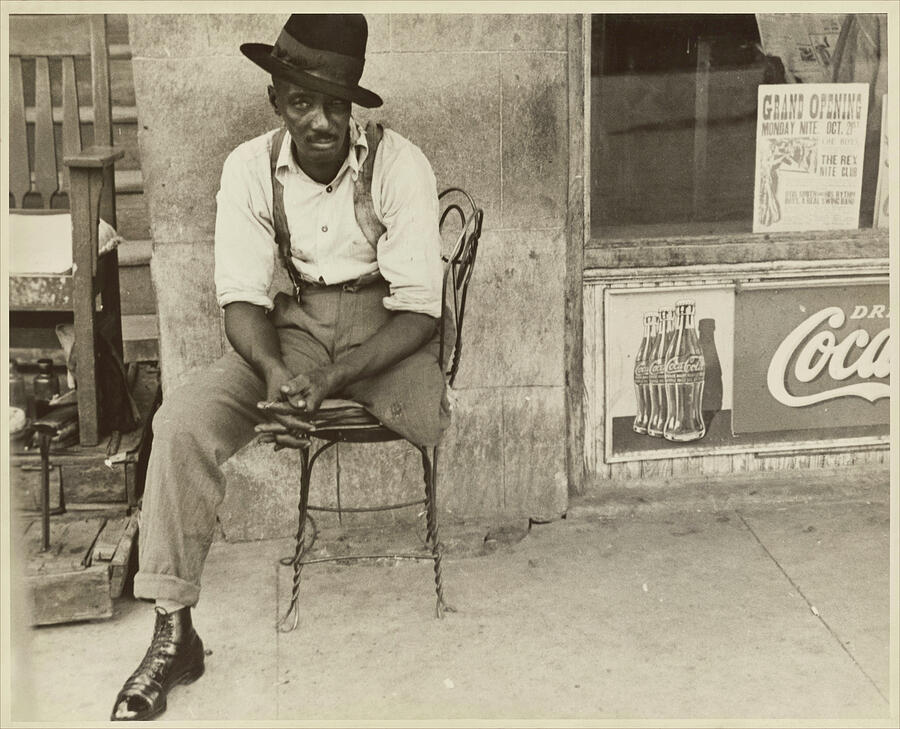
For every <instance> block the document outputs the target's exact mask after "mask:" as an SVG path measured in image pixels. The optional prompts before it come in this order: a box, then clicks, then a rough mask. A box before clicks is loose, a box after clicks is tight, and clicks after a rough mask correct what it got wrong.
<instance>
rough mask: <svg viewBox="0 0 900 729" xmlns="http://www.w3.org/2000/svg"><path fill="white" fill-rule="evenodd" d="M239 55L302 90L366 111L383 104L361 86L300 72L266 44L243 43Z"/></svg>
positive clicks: (374, 94) (372, 93)
mask: <svg viewBox="0 0 900 729" xmlns="http://www.w3.org/2000/svg"><path fill="white" fill-rule="evenodd" d="M241 53H243V54H244V55H245V56H246V57H247V58H249V59H250V60H251V61H253V63H255V64H256V65H257V66H259V67H260V68H262V69H264V70H266V71H268V72H269V73H270V74H272V75H273V76H279V77H281V78H286V79H288V80H289V81H293V82H295V83H297V84H299V85H300V86H303V87H304V88H308V89H312V90H313V91H320V92H322V93H323V94H328V95H329V96H334V97H336V98H338V99H344V100H346V101H351V102H353V103H354V104H359V105H360V106H365V107H366V108H368V109H374V108H375V107H378V106H381V105H382V104H383V103H384V102H383V101H382V100H381V97H380V96H379V95H378V94H376V93H375V92H374V91H369V90H368V89H364V88H363V87H362V86H344V85H342V84H338V83H335V82H333V81H328V80H326V79H323V78H320V77H318V76H313V75H312V74H310V73H306V72H305V71H301V70H300V69H298V68H296V67H295V66H292V65H290V64H289V63H285V62H284V61H282V60H280V59H278V58H275V56H273V55H272V46H270V45H268V44H267V43H243V44H242V45H241Z"/></svg>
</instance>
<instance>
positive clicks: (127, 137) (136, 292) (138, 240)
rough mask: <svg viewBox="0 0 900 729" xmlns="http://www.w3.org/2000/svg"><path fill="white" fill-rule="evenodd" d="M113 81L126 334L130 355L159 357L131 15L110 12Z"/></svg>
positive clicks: (128, 358) (134, 358)
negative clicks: (130, 37) (122, 153)
mask: <svg viewBox="0 0 900 729" xmlns="http://www.w3.org/2000/svg"><path fill="white" fill-rule="evenodd" d="M107 31H108V37H109V67H110V77H111V84H112V103H113V109H112V114H113V141H114V144H115V146H116V147H121V148H122V149H124V151H125V157H124V158H123V159H121V160H120V161H119V162H118V163H117V164H116V214H117V217H118V231H119V233H120V234H121V235H122V236H123V237H124V238H125V239H126V241H127V242H126V243H125V244H124V245H122V246H121V247H120V248H119V286H120V295H121V298H122V336H123V338H124V343H125V359H126V361H155V360H158V359H159V347H158V326H157V316H156V297H155V296H154V293H153V286H152V284H151V282H150V257H151V255H152V252H153V243H152V241H151V240H150V217H149V213H148V211H147V202H146V198H145V197H144V184H143V176H142V174H141V158H140V148H139V147H138V120H137V106H136V103H135V97H134V80H133V77H132V72H131V47H130V46H129V42H128V16H127V15H121V14H119V15H109V16H107Z"/></svg>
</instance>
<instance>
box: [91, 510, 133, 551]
mask: <svg viewBox="0 0 900 729" xmlns="http://www.w3.org/2000/svg"><path fill="white" fill-rule="evenodd" d="M130 521H131V517H130V516H122V517H119V518H118V519H108V520H107V522H106V524H105V525H104V526H103V528H102V529H101V530H100V533H99V534H98V535H97V539H96V541H95V542H94V549H93V552H92V554H91V560H92V562H98V561H99V562H109V561H110V560H112V558H113V555H114V554H115V553H116V548H117V547H118V546H119V540H120V539H122V536H123V535H124V534H125V528H126V527H127V526H128V524H129V522H130Z"/></svg>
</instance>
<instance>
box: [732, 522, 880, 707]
mask: <svg viewBox="0 0 900 729" xmlns="http://www.w3.org/2000/svg"><path fill="white" fill-rule="evenodd" d="M735 513H736V514H737V515H738V518H739V519H740V520H741V521H742V522H743V524H744V526H745V527H747V531H749V532H750V534H752V535H753V538H754V539H755V540H756V543H757V544H759V546H760V547H762V550H763V551H764V552H765V553H766V554H767V555H768V556H769V559H771V560H772V562H773V563H774V564H775V566H776V567H777V568H778V569H779V571H780V572H781V574H783V575H784V577H785V579H786V580H787V581H788V582H790V583H791V587H793V588H794V589H795V590H796V591H797V594H798V595H800V597H801V598H803V601H804V602H805V603H806V605H807V606H808V607H809V611H810V612H811V613H812V614H813V615H814V616H815V618H816V619H817V620H818V621H819V622H820V623H822V625H824V626H825V629H826V630H827V631H828V632H829V633H830V634H831V637H832V638H834V640H835V641H836V642H837V644H838V645H839V646H840V647H841V649H842V650H843V651H844V653H846V654H847V655H848V656H849V657H850V660H851V661H853V665H855V666H856V667H857V668H858V669H859V672H860V673H862V675H863V676H865V677H866V678H867V679H868V681H869V683H871V684H872V686H873V687H874V688H875V690H876V691H877V692H878V695H879V696H880V697H881V698H882V699H884V701H885V702H886V703H887V704H890V700H889V699H888V697H887V696H885V695H884V692H883V691H882V690H881V688H880V687H879V686H878V684H877V683H876V682H875V680H874V679H873V678H872V677H871V676H870V675H869V674H868V672H867V671H866V669H864V668H863V667H862V666H861V665H860V663H859V661H857V660H856V656H854V655H853V654H852V653H851V652H850V649H849V648H847V646H846V645H844V641H842V640H841V639H840V636H838V634H837V633H836V632H835V631H834V629H833V628H832V627H831V626H830V625H829V624H828V621H827V620H825V618H823V617H822V616H821V615H820V614H819V610H818V609H817V608H816V606H815V605H813V604H812V602H811V601H810V599H809V598H808V597H807V596H806V595H805V594H804V592H803V590H801V589H800V585H798V584H797V583H796V582H795V581H794V579H793V578H792V577H791V576H790V575H789V574H788V573H787V572H786V571H785V569H784V567H782V566H781V563H780V562H779V561H778V560H777V559H775V555H774V554H772V553H771V552H770V551H769V548H768V547H767V546H766V545H765V544H763V541H762V539H760V538H759V535H757V533H756V532H755V531H754V530H753V527H751V526H750V524H748V523H747V520H746V519H745V518H744V515H743V514H742V513H741V512H740V511H735Z"/></svg>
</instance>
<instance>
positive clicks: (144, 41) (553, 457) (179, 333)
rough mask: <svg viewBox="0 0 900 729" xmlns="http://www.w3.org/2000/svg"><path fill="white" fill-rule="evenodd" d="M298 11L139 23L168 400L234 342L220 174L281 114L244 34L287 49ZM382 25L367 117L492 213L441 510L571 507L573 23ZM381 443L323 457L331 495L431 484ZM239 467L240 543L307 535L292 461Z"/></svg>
mask: <svg viewBox="0 0 900 729" xmlns="http://www.w3.org/2000/svg"><path fill="white" fill-rule="evenodd" d="M285 19H286V17H285V16H284V15H131V16H129V28H130V33H131V45H132V58H133V60H132V63H133V69H134V82H135V92H136V98H137V106H138V115H139V142H140V147H141V159H142V163H143V168H144V169H143V171H144V181H145V192H146V195H147V197H148V200H149V203H148V204H149V212H150V219H151V232H152V237H153V241H154V253H153V263H152V272H153V278H154V284H155V287H156V294H157V299H158V306H159V313H160V350H161V357H162V371H163V386H164V393H165V392H170V391H171V390H172V388H173V387H175V386H176V385H177V384H178V382H180V381H182V380H183V378H184V377H186V376H188V375H189V374H190V372H191V371H193V370H195V369H196V368H199V367H202V366H203V365H204V364H206V363H208V362H210V361H212V360H213V359H215V358H216V357H218V356H220V355H221V354H222V353H223V352H224V351H226V349H227V347H228V344H227V342H226V340H225V337H224V333H223V330H222V325H221V316H220V312H219V310H218V307H217V305H216V301H215V289H214V284H213V234H214V225H215V193H216V190H217V189H218V183H219V174H220V172H221V166H222V162H223V161H224V159H225V157H226V155H227V154H228V153H229V152H230V151H231V149H233V148H234V147H235V146H236V145H238V144H239V143H240V142H242V141H244V140H246V139H249V138H251V137H253V136H255V135H257V134H260V133H262V132H264V131H266V130H267V129H271V128H274V127H276V126H278V118H277V117H276V116H275V115H274V114H273V112H272V111H271V109H270V108H269V106H268V102H267V100H266V94H265V89H266V85H267V83H268V77H267V76H266V74H265V72H263V71H262V70H261V69H258V68H257V67H256V66H254V65H253V64H252V63H251V62H250V61H248V60H246V59H245V58H244V57H243V56H242V55H241V54H240V51H239V50H238V47H239V45H240V44H241V43H242V42H245V41H261V42H267V43H271V42H273V41H274V39H275V38H276V37H277V35H278V33H279V31H280V29H281V26H282V24H283V23H284V21H285ZM368 21H369V46H368V51H367V63H366V70H365V73H364V74H363V79H362V83H363V85H364V86H366V87H368V88H371V89H373V90H375V91H377V92H378V93H379V94H380V95H381V96H382V97H383V98H384V100H385V105H384V107H382V108H381V109H377V110H373V111H371V112H369V111H368V110H360V109H356V108H355V109H354V114H357V115H358V118H360V119H361V120H365V119H366V118H370V117H374V118H377V119H378V120H380V121H382V122H383V123H385V124H386V125H388V126H390V127H392V128H394V129H396V130H397V131H399V132H400V133H401V134H403V135H404V136H406V137H408V138H409V139H411V140H412V141H414V142H415V143H416V144H417V145H419V146H420V147H421V148H422V150H423V151H424V152H425V154H426V156H427V157H428V158H429V160H430V161H431V163H432V166H433V167H434V170H435V174H436V176H437V180H438V187H439V189H442V188H444V187H447V186H450V185H456V186H461V187H464V188H465V189H467V190H468V191H469V192H470V193H471V194H472V195H473V196H474V197H475V199H476V200H477V201H478V203H479V204H480V205H481V206H482V207H483V208H484V210H485V225H484V227H485V232H484V235H483V238H482V245H481V248H480V252H479V260H478V265H477V267H476V272H475V276H474V278H473V280H472V284H471V288H470V300H469V304H468V308H467V324H466V331H465V346H466V349H465V352H464V355H463V361H462V366H461V370H460V373H459V376H458V379H457V382H456V388H455V389H456V392H455V402H456V404H455V411H454V421H453V425H452V426H451V429H450V431H449V432H448V434H447V436H446V438H445V441H444V444H443V445H444V447H443V448H442V453H441V456H440V472H439V479H440V480H439V483H438V488H439V504H440V508H441V509H442V511H443V512H444V513H445V514H447V515H449V516H451V517H457V518H479V517H485V516H490V517H512V516H535V517H549V516H556V515H559V514H560V513H562V512H563V511H565V509H566V505H567V483H566V468H565V412H564V409H565V392H564V385H565V382H564V379H565V378H564V365H563V347H564V343H563V340H564V332H563V314H564V277H565V270H564V267H565V247H566V242H565V241H566V239H565V222H566V191H567V175H568V170H567V160H568V138H567V128H568V120H567V114H568V111H567V94H568V90H567V77H566V58H567V56H566V50H567V36H566V32H567V31H566V16H563V15H549V14H546V15H545V14H540V15H416V14H402V15H370V16H368ZM362 112H365V113H362ZM381 448H382V449H383V452H382V451H378V447H377V446H355V447H350V446H343V445H342V446H340V447H339V452H338V453H336V454H335V455H334V456H331V455H329V457H328V458H327V459H325V460H324V461H323V462H322V463H321V465H319V466H317V479H318V481H317V482H316V485H315V487H314V491H315V492H318V494H316V495H318V496H319V501H320V502H328V501H329V500H333V498H334V497H333V486H334V484H335V482H336V480H337V479H338V478H340V481H341V492H342V499H343V502H344V504H354V503H368V502H371V501H374V500H377V499H378V498H383V495H384V494H385V492H387V493H397V494H399V493H401V492H402V493H403V494H404V495H409V494H411V493H414V494H418V493H419V491H420V490H421V485H420V484H421V467H420V464H419V458H418V454H417V453H416V452H415V451H414V450H412V449H411V448H409V447H408V446H405V450H404V444H395V445H394V446H390V447H384V446H382V447H381ZM362 449H365V451H362ZM376 451H378V452H377V454H376ZM390 456H393V457H390ZM398 461H399V463H400V465H399V467H398V466H397V465H396V464H397V463H398ZM227 470H228V473H229V493H228V495H227V497H226V501H225V503H224V504H223V507H222V510H221V520H222V524H223V527H224V529H225V533H226V536H228V537H229V538H234V539H239V538H259V537H264V536H277V535H282V534H289V533H291V532H292V531H293V529H294V528H295V525H294V519H295V513H296V507H295V500H296V491H297V479H296V474H297V459H296V454H294V453H290V452H284V451H281V452H279V453H277V454H275V453H273V452H272V451H271V449H270V448H263V447H261V446H249V447H247V448H245V449H244V450H243V451H241V452H240V453H239V454H237V455H236V456H235V457H234V458H232V459H231V461H230V462H229V463H228V464H227Z"/></svg>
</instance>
